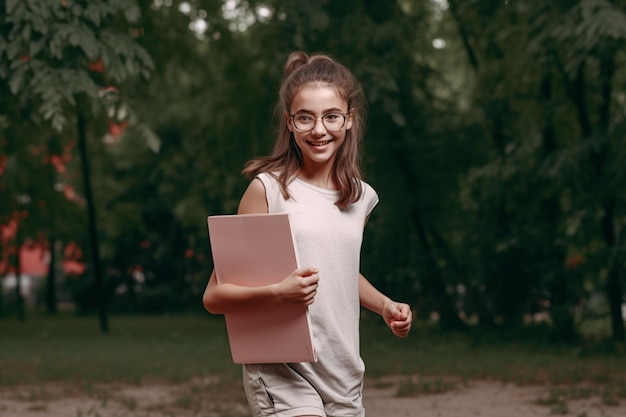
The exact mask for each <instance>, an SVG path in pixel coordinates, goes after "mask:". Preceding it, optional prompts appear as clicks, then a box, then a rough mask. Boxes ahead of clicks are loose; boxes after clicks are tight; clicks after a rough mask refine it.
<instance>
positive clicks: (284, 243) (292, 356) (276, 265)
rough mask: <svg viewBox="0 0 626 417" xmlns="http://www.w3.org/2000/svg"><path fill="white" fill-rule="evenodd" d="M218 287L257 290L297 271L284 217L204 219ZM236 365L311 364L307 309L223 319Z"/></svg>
mask: <svg viewBox="0 0 626 417" xmlns="http://www.w3.org/2000/svg"><path fill="white" fill-rule="evenodd" d="M207 221H208V227H209V239H210V242H211V252H212V254H213V263H214V265H215V273H216V277H217V282H218V284H223V283H231V284H237V285H242V286H262V285H269V284H273V283H275V282H279V281H281V280H283V279H284V278H285V277H287V276H288V275H289V274H291V273H292V272H293V271H294V270H295V269H297V268H298V259H297V255H296V250H295V244H294V239H293V234H292V230H291V224H290V222H289V215H288V214H286V213H281V214H241V215H224V216H209V217H208V219H207ZM225 318H226V328H227V331H228V340H229V343H230V350H231V353H232V356H233V361H234V362H235V363H289V362H316V361H317V356H316V354H315V348H314V346H313V338H312V334H311V325H310V319H309V311H308V308H307V306H293V305H275V306H263V307H260V308H250V309H245V310H242V311H240V312H236V313H228V314H225Z"/></svg>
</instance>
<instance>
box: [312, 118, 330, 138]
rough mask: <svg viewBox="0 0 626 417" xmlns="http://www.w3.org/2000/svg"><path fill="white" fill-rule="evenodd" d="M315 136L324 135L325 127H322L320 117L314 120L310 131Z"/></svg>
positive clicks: (322, 120) (322, 122)
mask: <svg viewBox="0 0 626 417" xmlns="http://www.w3.org/2000/svg"><path fill="white" fill-rule="evenodd" d="M311 133H313V134H314V135H315V136H324V135H325V134H326V126H324V119H323V118H322V117H316V118H315V125H313V130H312V131H311Z"/></svg>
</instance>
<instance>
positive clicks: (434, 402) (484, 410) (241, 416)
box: [0, 377, 626, 417]
mask: <svg viewBox="0 0 626 417" xmlns="http://www.w3.org/2000/svg"><path fill="white" fill-rule="evenodd" d="M216 382H217V381H215V380H211V379H203V380H197V381H190V382H186V383H181V384H161V383H144V384H141V385H134V386H133V385H130V386H129V385H101V386H89V387H73V388H72V387H68V386H60V385H58V384H50V385H46V386H23V387H11V388H3V389H2V391H0V417H44V416H45V417H247V416H249V413H248V410H247V406H246V405H245V402H244V398H243V395H242V393H241V389H240V387H239V386H238V385H235V384H232V383H231V384H226V385H225V384H223V383H222V384H220V383H216ZM406 384H407V377H404V378H400V377H395V378H385V379H383V380H368V381H367V382H366V386H365V389H364V398H365V406H366V409H367V416H368V417H391V416H393V417H541V416H551V415H560V416H566V417H624V416H626V400H623V399H622V401H621V402H620V403H619V404H615V405H605V404H603V401H602V399H601V398H600V397H598V396H593V395H591V396H589V397H588V398H585V399H581V400H568V401H565V402H561V401H559V399H558V398H553V400H552V401H549V402H547V404H544V405H540V404H539V403H538V400H539V399H540V398H547V395H548V393H547V390H546V388H545V387H539V386H531V387H518V386H515V385H511V384H503V383H500V382H494V381H470V382H466V383H454V384H450V385H445V384H444V385H443V386H441V384H440V386H439V388H437V389H435V390H426V391H427V392H432V391H443V392H439V393H424V392H421V393H420V392H418V391H419V390H415V392H411V391H410V390H409V391H407V390H406V389H405V388H406ZM433 386H434V387H435V388H436V386H435V385H433ZM403 387H404V388H403ZM423 388H424V387H422V391H424V390H423ZM431 388H432V387H431ZM403 389H404V392H402V390H403ZM399 393H402V396H398V394H399ZM404 395H407V396H404Z"/></svg>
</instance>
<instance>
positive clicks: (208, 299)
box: [202, 292, 224, 314]
mask: <svg viewBox="0 0 626 417" xmlns="http://www.w3.org/2000/svg"><path fill="white" fill-rule="evenodd" d="M202 305H203V306H204V309H205V310H206V311H208V312H209V313H211V314H224V312H223V311H222V309H221V308H220V305H219V303H218V302H217V300H216V299H215V297H213V296H212V294H211V293H209V292H205V293H204V295H203V296H202Z"/></svg>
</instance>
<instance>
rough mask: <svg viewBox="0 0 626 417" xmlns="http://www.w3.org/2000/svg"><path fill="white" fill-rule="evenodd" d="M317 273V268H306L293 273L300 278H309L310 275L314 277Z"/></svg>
mask: <svg viewBox="0 0 626 417" xmlns="http://www.w3.org/2000/svg"><path fill="white" fill-rule="evenodd" d="M318 272H320V271H319V269H317V268H313V267H306V268H300V269H296V270H295V271H294V275H298V276H300V277H310V276H311V275H315V274H317V273H318Z"/></svg>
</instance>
